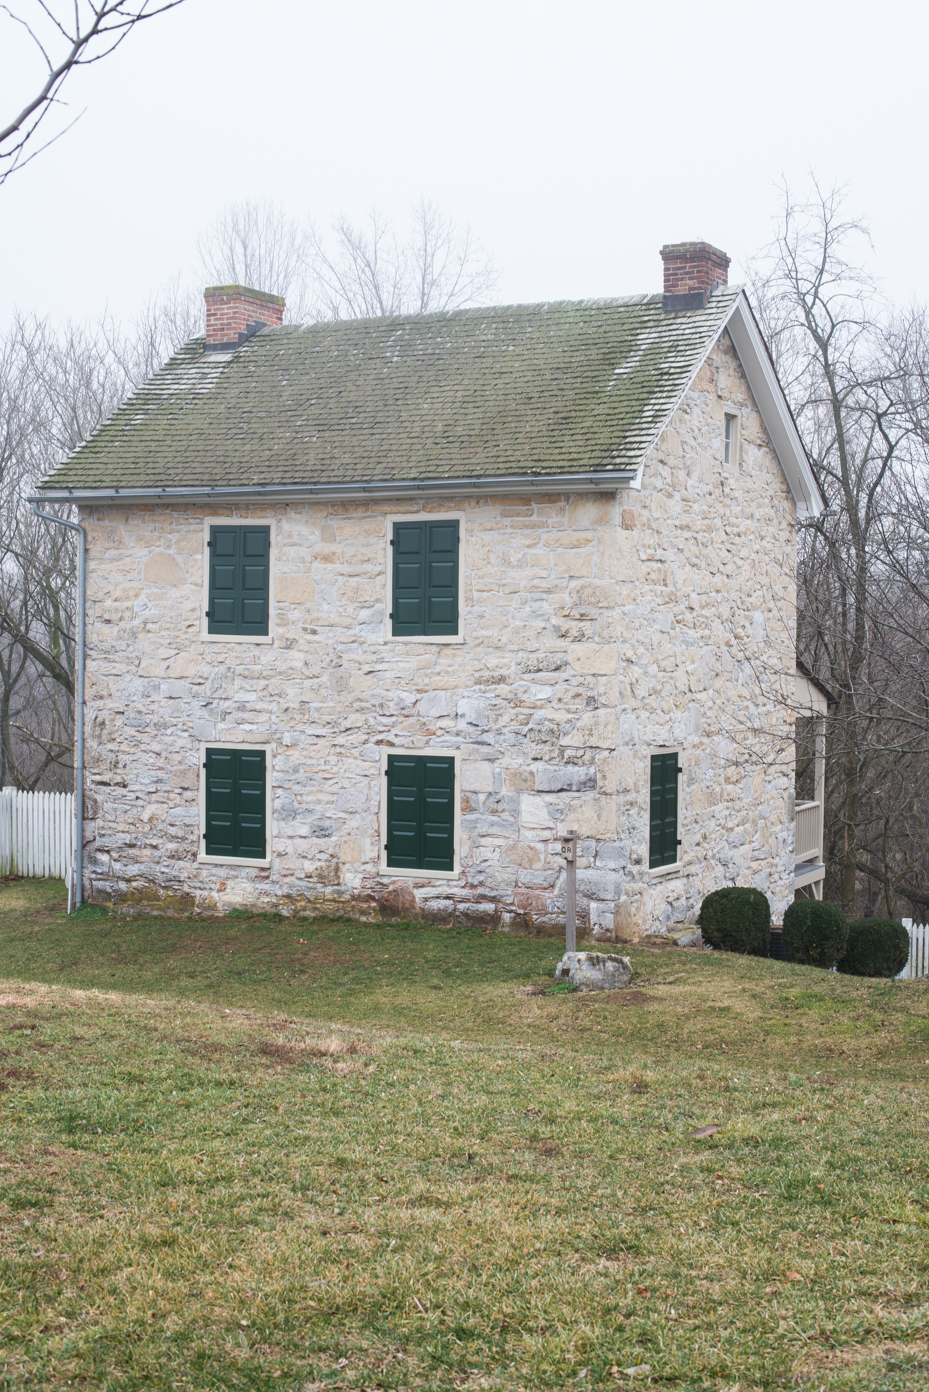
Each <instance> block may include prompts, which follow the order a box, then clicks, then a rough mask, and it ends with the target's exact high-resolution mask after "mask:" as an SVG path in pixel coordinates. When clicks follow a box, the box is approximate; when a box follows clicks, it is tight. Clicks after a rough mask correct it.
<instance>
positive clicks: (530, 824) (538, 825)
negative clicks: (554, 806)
mask: <svg viewBox="0 0 929 1392" xmlns="http://www.w3.org/2000/svg"><path fill="white" fill-rule="evenodd" d="M519 821H520V825H521V826H523V827H526V828H527V829H530V828H531V829H532V830H533V831H545V832H554V830H555V819H554V817H553V816H552V814H551V812H550V811H549V809H548V806H547V804H546V802H545V799H544V798H540V797H536V796H535V795H534V794H532V793H523V794H522V795H521V797H520V799H519Z"/></svg>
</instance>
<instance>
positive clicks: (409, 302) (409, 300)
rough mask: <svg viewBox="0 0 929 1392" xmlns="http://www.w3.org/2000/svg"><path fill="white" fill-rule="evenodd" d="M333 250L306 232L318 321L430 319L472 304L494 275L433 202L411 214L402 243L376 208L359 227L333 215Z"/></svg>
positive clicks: (470, 237)
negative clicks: (393, 316)
mask: <svg viewBox="0 0 929 1392" xmlns="http://www.w3.org/2000/svg"><path fill="white" fill-rule="evenodd" d="M333 240H334V245H332V246H327V244H326V243H325V242H324V241H323V239H322V238H320V237H319V236H318V235H317V234H316V233H315V232H314V233H313V234H312V247H313V272H314V279H315V287H314V288H315V294H316V302H317V317H318V318H320V319H371V318H378V317H380V316H382V315H391V314H430V313H434V312H436V311H441V310H453V309H462V308H463V307H464V306H466V305H471V304H476V303H478V302H479V301H480V300H481V299H482V298H486V297H487V296H488V295H489V294H491V292H492V291H493V289H494V287H495V286H496V283H497V273H496V271H495V269H494V266H493V263H492V261H491V260H490V259H489V258H488V257H487V256H486V255H485V253H484V252H483V250H482V249H481V246H480V244H479V242H478V241H477V240H476V238H475V237H474V234H473V233H472V231H471V229H470V228H469V227H462V228H459V227H457V226H456V224H455V223H454V222H453V221H452V220H451V218H449V217H448V216H447V215H446V214H444V213H442V212H441V211H440V209H439V208H437V207H436V206H435V204H433V203H428V202H426V201H425V200H424V201H422V202H420V203H419V204H417V206H416V207H415V208H414V209H413V210H412V216H411V227H410V232H409V235H408V236H407V238H406V239H405V240H403V241H401V240H400V239H398V237H397V235H396V233H395V231H394V229H393V227H392V226H391V224H390V223H389V222H388V221H386V220H385V219H384V218H383V217H382V216H381V215H380V214H379V213H378V212H377V211H376V210H372V211H371V212H370V213H369V214H368V219H367V224H366V225H363V226H355V225H353V224H352V223H351V222H349V220H348V219H347V218H345V217H341V218H340V219H339V220H338V222H336V224H335V226H334V227H333Z"/></svg>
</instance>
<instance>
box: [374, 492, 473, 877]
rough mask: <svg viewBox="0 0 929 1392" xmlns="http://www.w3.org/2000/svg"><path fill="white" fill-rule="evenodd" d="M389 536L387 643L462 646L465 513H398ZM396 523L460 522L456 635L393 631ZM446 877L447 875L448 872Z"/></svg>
mask: <svg viewBox="0 0 929 1392" xmlns="http://www.w3.org/2000/svg"><path fill="white" fill-rule="evenodd" d="M385 520H386V524H387V533H386V539H385V543H384V549H385V552H386V556H385V564H386V567H387V584H386V587H385V595H386V603H385V605H384V642H385V643H420V644H422V643H446V644H448V643H463V642H464V553H465V514H464V513H463V512H395V513H391V514H390V516H389V517H387V518H386V519H385ZM395 522H457V523H458V632H457V633H407V634H397V635H396V636H395V635H394V634H393V633H391V631H390V615H391V613H392V612H393V607H394V558H393V554H392V551H391V546H390V542H391V538H392V537H393V532H394V523H395ZM446 873H447V872H446Z"/></svg>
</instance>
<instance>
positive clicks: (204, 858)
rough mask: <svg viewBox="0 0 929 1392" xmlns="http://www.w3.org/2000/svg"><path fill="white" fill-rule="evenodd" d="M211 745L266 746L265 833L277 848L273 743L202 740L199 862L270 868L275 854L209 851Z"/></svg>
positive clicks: (218, 747)
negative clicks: (206, 844)
mask: <svg viewBox="0 0 929 1392" xmlns="http://www.w3.org/2000/svg"><path fill="white" fill-rule="evenodd" d="M208 749H236V750H239V749H251V750H259V749H260V750H263V751H264V756H265V835H266V836H267V838H268V845H269V846H270V847H271V849H272V850H273V841H272V837H271V809H272V808H273V806H274V796H273V789H272V786H271V774H272V765H271V751H272V749H273V745H270V744H235V743H230V742H229V741H228V740H201V742H200V761H199V766H200V782H199V789H200V792H199V802H200V826H199V830H198V833H197V835H198V837H199V840H198V842H197V847H198V853H197V864H198V865H251V866H252V867H253V868H254V869H256V870H267V869H269V867H270V865H271V856H265V857H264V858H263V859H261V860H259V859H257V858H256V859H254V860H253V859H252V858H251V856H214V855H207V854H206V853H205V851H204V850H203V837H204V833H205V832H206V769H205V768H204V764H205V763H206V751H207V750H208Z"/></svg>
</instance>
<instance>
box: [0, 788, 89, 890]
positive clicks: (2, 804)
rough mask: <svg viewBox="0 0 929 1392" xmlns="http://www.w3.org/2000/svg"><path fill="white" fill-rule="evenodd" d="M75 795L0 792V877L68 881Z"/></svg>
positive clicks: (11, 790)
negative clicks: (10, 876) (29, 877)
mask: <svg viewBox="0 0 929 1392" xmlns="http://www.w3.org/2000/svg"><path fill="white" fill-rule="evenodd" d="M73 845H74V794H73V793H23V792H20V791H19V789H18V788H4V789H3V791H2V792H0V875H30V876H36V877H37V878H41V879H51V880H67V881H69V882H70V876H71V861H72V859H73Z"/></svg>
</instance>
